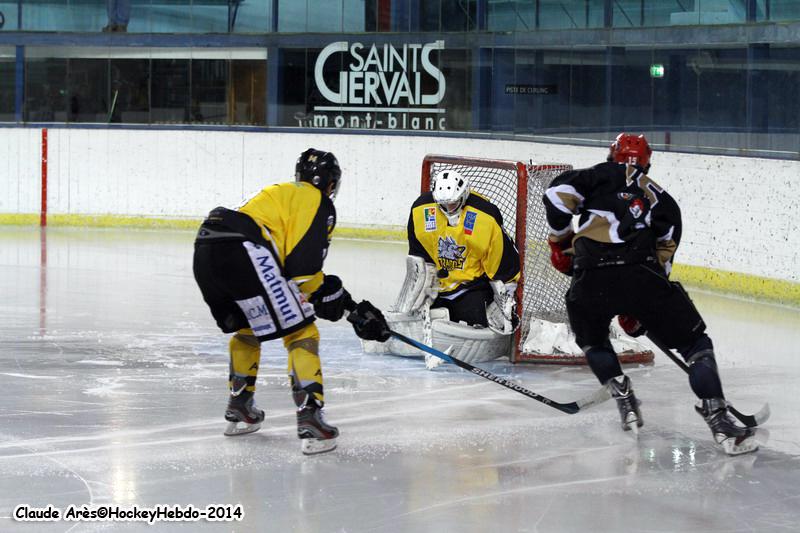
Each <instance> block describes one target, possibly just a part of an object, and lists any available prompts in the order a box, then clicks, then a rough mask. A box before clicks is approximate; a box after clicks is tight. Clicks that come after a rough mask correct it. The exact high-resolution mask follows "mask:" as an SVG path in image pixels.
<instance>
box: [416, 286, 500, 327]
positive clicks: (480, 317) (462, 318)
mask: <svg viewBox="0 0 800 533" xmlns="http://www.w3.org/2000/svg"><path fill="white" fill-rule="evenodd" d="M492 300H494V293H493V292H492V288H491V287H490V286H489V285H488V284H485V285H484V284H481V285H480V286H478V287H474V288H470V289H467V290H466V291H464V292H462V293H461V294H458V295H457V296H455V297H453V298H447V295H444V296H443V295H439V296H438V297H437V298H436V299H435V300H434V301H433V303H432V304H431V307H432V308H433V307H444V308H445V309H447V310H448V311H449V312H450V321H451V322H466V323H467V324H469V325H470V326H483V327H487V326H488V325H489V321H488V319H487V318H486V306H487V305H488V304H489V303H491V302H492Z"/></svg>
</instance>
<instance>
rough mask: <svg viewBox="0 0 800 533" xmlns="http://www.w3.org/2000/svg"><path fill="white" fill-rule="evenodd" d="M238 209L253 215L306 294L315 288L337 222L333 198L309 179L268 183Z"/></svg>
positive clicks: (320, 276)
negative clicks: (274, 183)
mask: <svg viewBox="0 0 800 533" xmlns="http://www.w3.org/2000/svg"><path fill="white" fill-rule="evenodd" d="M238 210H239V212H240V213H244V214H245V215H247V216H249V217H250V218H252V219H253V220H254V221H255V222H256V223H257V224H258V226H259V227H260V228H261V230H262V234H263V236H264V238H266V239H267V240H268V241H270V242H272V244H273V246H274V248H275V251H276V252H277V253H278V256H279V259H280V261H281V263H282V264H283V268H284V276H285V277H286V278H290V279H292V280H294V281H295V283H297V284H298V286H299V287H300V290H302V291H303V293H305V294H306V295H310V294H312V293H313V292H314V291H316V290H317V289H318V288H319V286H320V285H321V284H322V279H323V273H322V263H323V261H324V259H325V256H326V255H327V253H328V246H329V244H330V239H331V235H332V234H333V228H334V227H335V226H336V209H335V208H334V207H333V202H332V201H331V199H330V198H328V197H327V196H326V195H324V194H322V192H321V191H320V190H319V189H317V188H316V187H314V186H313V185H312V184H310V183H307V182H304V181H297V182H287V183H279V184H277V185H269V186H267V187H265V188H264V189H262V190H261V191H260V192H259V193H258V194H256V195H255V196H254V197H252V198H251V199H249V200H248V201H247V202H245V203H244V205H242V206H241V207H240V208H239V209H238Z"/></svg>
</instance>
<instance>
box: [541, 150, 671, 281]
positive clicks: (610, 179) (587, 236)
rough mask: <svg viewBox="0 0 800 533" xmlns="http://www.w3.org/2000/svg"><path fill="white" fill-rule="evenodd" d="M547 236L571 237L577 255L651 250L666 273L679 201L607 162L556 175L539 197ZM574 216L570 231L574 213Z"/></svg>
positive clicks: (637, 172) (636, 171)
mask: <svg viewBox="0 0 800 533" xmlns="http://www.w3.org/2000/svg"><path fill="white" fill-rule="evenodd" d="M543 201H544V204H545V208H546V212H547V222H548V224H549V226H550V231H551V235H550V239H551V240H553V241H562V240H564V239H565V238H569V237H572V234H573V232H574V237H573V239H572V244H573V252H574V254H575V256H576V261H577V258H579V257H581V256H588V257H589V258H592V257H601V256H605V257H615V258H619V259H620V260H621V261H622V262H624V261H625V258H626V257H629V258H630V257H635V258H636V261H638V260H639V259H641V258H642V257H643V255H642V254H647V253H650V254H652V257H653V258H654V259H657V260H658V262H659V263H660V264H661V265H662V266H663V267H664V269H665V271H666V272H667V274H669V272H670V270H671V268H672V258H673V256H674V255H675V251H676V250H677V248H678V244H679V243H680V237H681V212H680V208H679V207H678V204H677V203H676V202H675V200H674V199H673V198H672V196H670V195H669V194H668V193H667V192H666V191H665V190H664V189H663V188H662V187H660V186H659V185H658V184H656V183H655V182H654V181H653V180H651V179H650V178H649V177H648V176H647V175H646V174H645V173H644V172H643V171H642V169H640V168H638V167H635V166H631V165H626V164H624V163H614V162H606V163H600V164H599V165H595V166H593V167H590V168H584V169H578V170H568V171H566V172H564V173H562V174H560V175H559V176H557V177H556V178H555V179H554V180H553V181H552V183H550V186H549V187H548V188H547V190H546V191H545V194H544V198H543ZM574 215H579V220H578V226H577V228H575V229H573V225H572V222H573V216H574Z"/></svg>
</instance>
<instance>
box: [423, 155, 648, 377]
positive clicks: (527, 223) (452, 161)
mask: <svg viewBox="0 0 800 533" xmlns="http://www.w3.org/2000/svg"><path fill="white" fill-rule="evenodd" d="M571 168H572V166H571V165H566V164H560V163H547V164H534V163H529V164H526V163H522V162H520V161H511V160H502V159H483V158H475V157H460V156H450V155H433V154H431V155H427V156H425V158H424V160H423V162H422V176H421V183H420V189H421V192H426V191H430V190H431V178H432V176H435V175H436V173H438V172H440V171H442V170H454V171H457V172H459V173H461V174H462V175H465V176H467V177H469V179H470V186H471V188H472V190H474V191H475V192H478V193H479V194H482V195H484V196H486V197H488V198H489V199H490V200H491V201H492V203H494V204H495V205H496V206H497V207H498V208H499V209H500V212H501V213H502V215H503V226H504V228H505V230H506V231H507V232H508V234H509V235H510V236H512V237H513V238H514V242H515V244H516V245H517V249H518V250H519V255H520V263H521V264H520V270H521V275H520V280H519V283H518V285H517V312H518V314H519V316H520V328H519V330H518V331H517V333H516V337H515V341H514V346H513V350H512V353H511V354H509V356H510V359H511V361H512V362H515V363H516V362H534V363H553V364H586V358H585V357H584V356H583V354H582V353H581V352H580V349H579V348H578V347H577V345H575V344H574V339H573V336H572V332H571V331H570V329H569V325H568V320H567V316H566V308H565V304H564V294H565V293H566V291H567V289H568V288H569V279H570V278H568V277H567V276H564V275H563V274H561V273H559V272H557V271H556V270H555V269H554V268H552V266H551V265H550V260H549V256H550V250H549V247H548V246H547V244H546V242H545V239H546V238H547V232H548V228H547V221H546V218H545V213H544V205H543V204H542V202H541V197H542V195H543V194H544V190H545V188H546V187H547V185H549V183H550V181H551V180H552V179H553V178H554V177H556V176H557V175H558V174H560V173H561V172H563V171H565V170H568V169H571ZM611 333H612V344H615V348H616V350H617V353H618V354H619V356H620V361H621V362H622V363H649V362H652V360H653V353H652V351H650V350H647V349H646V348H645V347H643V346H641V345H639V344H638V343H637V342H635V341H634V340H633V339H630V338H624V339H623V338H621V337H619V336H618V335H617V334H616V330H614V329H613V328H612V332H611ZM551 341H552V342H551Z"/></svg>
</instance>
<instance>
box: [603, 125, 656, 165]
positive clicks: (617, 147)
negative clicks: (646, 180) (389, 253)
mask: <svg viewBox="0 0 800 533" xmlns="http://www.w3.org/2000/svg"><path fill="white" fill-rule="evenodd" d="M652 153H653V150H652V149H651V148H650V145H649V144H648V143H647V139H646V138H645V136H644V135H639V136H636V135H632V134H630V133H620V134H619V135H617V138H616V139H615V140H614V142H613V143H611V150H610V152H609V160H610V161H614V162H616V163H625V164H628V165H636V166H638V167H642V168H645V169H646V168H648V167H649V166H650V155H651V154H652Z"/></svg>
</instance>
